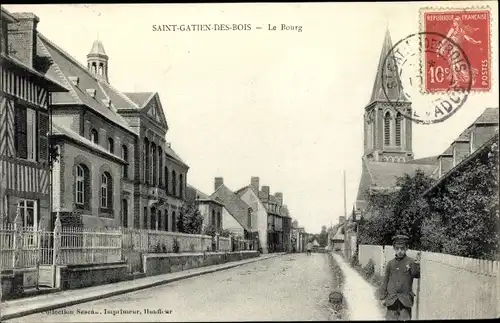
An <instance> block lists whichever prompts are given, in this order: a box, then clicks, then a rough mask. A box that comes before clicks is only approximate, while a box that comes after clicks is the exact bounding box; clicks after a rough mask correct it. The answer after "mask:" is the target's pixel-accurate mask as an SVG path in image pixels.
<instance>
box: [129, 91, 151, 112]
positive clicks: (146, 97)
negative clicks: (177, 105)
mask: <svg viewBox="0 0 500 323" xmlns="http://www.w3.org/2000/svg"><path fill="white" fill-rule="evenodd" d="M123 94H124V95H126V96H127V97H128V98H129V99H130V100H132V101H133V102H134V103H135V104H136V105H137V107H138V108H139V109H142V108H144V106H145V105H146V104H147V103H148V102H149V101H150V100H151V99H152V98H153V96H154V95H155V94H156V92H124V93H123Z"/></svg>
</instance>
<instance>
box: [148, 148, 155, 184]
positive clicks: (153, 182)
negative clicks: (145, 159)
mask: <svg viewBox="0 0 500 323" xmlns="http://www.w3.org/2000/svg"><path fill="white" fill-rule="evenodd" d="M150 159H151V162H150V164H151V172H150V177H149V182H150V183H151V184H152V185H156V145H155V144H154V143H151V157H150Z"/></svg>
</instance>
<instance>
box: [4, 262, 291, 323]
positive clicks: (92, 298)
mask: <svg viewBox="0 0 500 323" xmlns="http://www.w3.org/2000/svg"><path fill="white" fill-rule="evenodd" d="M284 254H285V253H277V254H275V255H273V256H270V257H266V258H260V256H259V257H256V258H255V259H252V260H251V261H247V262H244V263H237V264H231V265H228V266H225V267H222V268H212V269H207V270H206V271H202V272H199V273H189V274H186V275H184V276H180V277H173V278H166V279H164V280H161V281H157V282H154V283H148V284H144V285H141V286H136V287H131V288H124V289H121V290H117V291H113V292H107V293H106V292H105V293H103V294H100V295H96V296H90V297H82V298H80V299H76V300H72V301H64V300H63V301H61V302H58V303H55V304H50V305H43V306H41V307H38V308H33V309H27V310H20V311H18V312H15V313H11V314H7V315H1V312H0V322H4V321H6V320H12V319H15V318H19V317H23V316H27V315H32V314H36V313H40V312H46V311H50V310H55V309H58V308H62V307H68V306H73V305H77V304H81V303H87V302H92V301H96V300H100V299H103V298H108V297H113V296H117V295H121V294H126V293H132V292H136V291H139V290H142V289H147V288H151V287H156V286H160V285H166V284H168V283H173V282H175V281H179V280H183V279H187V278H191V277H197V276H201V275H205V274H211V273H214V272H218V271H222V270H226V269H231V268H235V267H239V266H243V265H246V264H251V263H254V262H257V261H262V260H267V259H272V258H275V257H278V256H282V255H284ZM193 269H194V268H193ZM149 277H154V276H149Z"/></svg>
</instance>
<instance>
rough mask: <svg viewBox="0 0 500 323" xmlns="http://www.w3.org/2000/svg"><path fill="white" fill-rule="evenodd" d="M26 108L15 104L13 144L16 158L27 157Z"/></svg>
mask: <svg viewBox="0 0 500 323" xmlns="http://www.w3.org/2000/svg"><path fill="white" fill-rule="evenodd" d="M26 120H27V109H26V107H24V106H21V105H17V104H16V106H15V119H14V123H15V125H14V126H15V133H16V136H15V138H14V145H15V148H16V156H17V157H18V158H23V159H26V158H28V137H27V130H28V129H27V122H26Z"/></svg>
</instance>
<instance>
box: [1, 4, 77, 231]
mask: <svg viewBox="0 0 500 323" xmlns="http://www.w3.org/2000/svg"><path fill="white" fill-rule="evenodd" d="M1 17H2V19H1V21H0V25H1V27H0V34H1V53H0V55H1V58H0V59H1V65H0V75H1V82H0V198H1V200H0V217H1V221H0V222H11V223H12V222H13V221H14V220H15V217H16V215H17V214H19V216H20V217H21V221H22V225H23V227H32V228H33V229H35V230H37V229H38V228H40V227H47V225H48V223H49V222H50V161H51V154H50V153H49V151H50V149H49V146H50V142H49V137H48V136H49V132H50V116H49V113H50V109H51V95H52V94H54V93H57V92H65V91H68V89H66V88H65V87H64V85H62V84H60V83H59V82H57V81H56V80H54V79H52V78H51V77H50V76H48V75H47V73H46V70H45V69H44V68H43V66H42V64H41V60H40V59H39V56H38V55H37V24H38V22H39V19H38V17H37V16H35V15H34V14H31V13H15V14H10V13H9V12H7V11H6V10H4V9H3V8H2V9H1Z"/></svg>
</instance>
